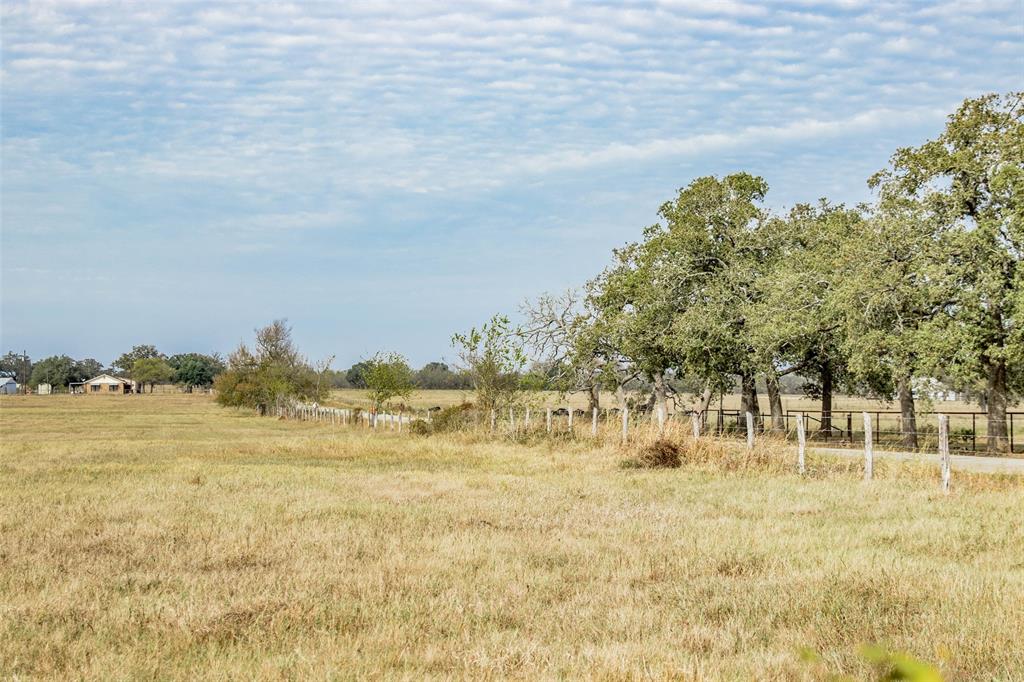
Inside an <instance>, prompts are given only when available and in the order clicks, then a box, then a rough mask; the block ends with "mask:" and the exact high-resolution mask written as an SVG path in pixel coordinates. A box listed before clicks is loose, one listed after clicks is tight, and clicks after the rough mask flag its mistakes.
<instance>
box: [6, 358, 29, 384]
mask: <svg viewBox="0 0 1024 682" xmlns="http://www.w3.org/2000/svg"><path fill="white" fill-rule="evenodd" d="M0 376H7V377H13V378H14V380H15V381H16V382H18V384H19V385H21V386H28V385H29V383H30V382H29V377H31V376H32V360H31V359H30V358H29V356H28V353H15V352H14V351H8V352H7V353H6V354H5V355H4V356H3V357H0Z"/></svg>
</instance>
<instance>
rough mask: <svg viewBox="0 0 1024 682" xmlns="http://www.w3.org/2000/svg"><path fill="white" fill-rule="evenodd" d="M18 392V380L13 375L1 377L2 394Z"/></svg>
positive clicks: (0, 391)
mask: <svg viewBox="0 0 1024 682" xmlns="http://www.w3.org/2000/svg"><path fill="white" fill-rule="evenodd" d="M17 392H18V382H17V381H15V380H14V379H12V378H11V377H0V395H14V394H15V393H17Z"/></svg>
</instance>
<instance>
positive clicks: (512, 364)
mask: <svg viewBox="0 0 1024 682" xmlns="http://www.w3.org/2000/svg"><path fill="white" fill-rule="evenodd" d="M452 345H453V346H455V347H456V349H458V353H459V357H460V358H461V359H462V361H463V363H465V366H466V371H467V373H468V374H469V376H470V377H471V378H472V381H473V390H474V391H475V392H476V396H477V405H478V406H479V408H480V409H481V410H482V411H484V412H489V411H490V410H498V409H502V408H506V407H509V406H511V405H514V404H516V402H517V401H518V399H519V397H520V392H521V390H522V385H521V383H520V376H519V375H520V373H521V372H522V370H523V367H525V365H526V361H527V357H526V352H525V350H524V348H523V340H522V335H521V333H520V331H519V330H517V329H514V328H513V327H512V324H511V322H509V319H508V318H507V317H504V316H502V315H495V316H494V317H492V318H491V320H490V321H489V322H487V323H485V324H484V325H482V326H481V327H480V328H479V329H477V328H475V327H474V328H473V329H470V330H469V331H468V332H467V333H465V334H455V335H454V336H452Z"/></svg>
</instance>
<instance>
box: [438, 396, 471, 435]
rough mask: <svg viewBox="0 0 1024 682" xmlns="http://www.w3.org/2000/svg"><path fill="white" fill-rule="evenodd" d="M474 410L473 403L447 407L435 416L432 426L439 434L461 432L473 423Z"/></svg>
mask: <svg viewBox="0 0 1024 682" xmlns="http://www.w3.org/2000/svg"><path fill="white" fill-rule="evenodd" d="M473 416H474V410H473V404H472V403H462V404H461V405H452V406H451V407H446V408H444V409H443V410H441V411H440V412H438V413H437V414H435V415H434V419H433V421H432V426H433V428H434V431H435V432H437V433H448V432H451V431H460V430H462V429H465V428H466V427H468V426H470V425H471V424H472V422H473Z"/></svg>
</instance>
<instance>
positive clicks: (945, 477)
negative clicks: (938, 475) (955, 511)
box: [939, 414, 953, 493]
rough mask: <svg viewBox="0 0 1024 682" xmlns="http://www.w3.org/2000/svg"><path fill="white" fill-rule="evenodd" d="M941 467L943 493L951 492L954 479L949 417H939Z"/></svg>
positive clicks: (941, 415)
mask: <svg viewBox="0 0 1024 682" xmlns="http://www.w3.org/2000/svg"><path fill="white" fill-rule="evenodd" d="M939 465H940V466H941V467H942V492H944V493H948V492H949V482H950V478H951V477H952V474H953V472H952V465H953V463H952V461H951V458H950V456H949V417H948V416H946V415H944V414H940V415H939Z"/></svg>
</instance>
